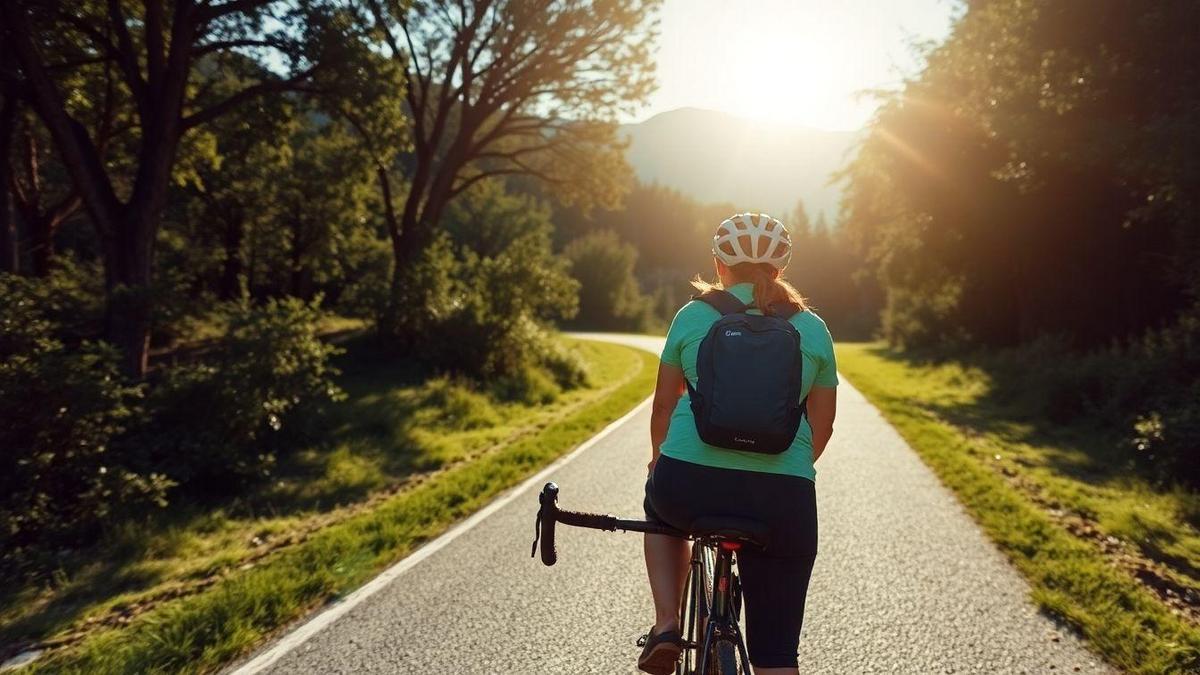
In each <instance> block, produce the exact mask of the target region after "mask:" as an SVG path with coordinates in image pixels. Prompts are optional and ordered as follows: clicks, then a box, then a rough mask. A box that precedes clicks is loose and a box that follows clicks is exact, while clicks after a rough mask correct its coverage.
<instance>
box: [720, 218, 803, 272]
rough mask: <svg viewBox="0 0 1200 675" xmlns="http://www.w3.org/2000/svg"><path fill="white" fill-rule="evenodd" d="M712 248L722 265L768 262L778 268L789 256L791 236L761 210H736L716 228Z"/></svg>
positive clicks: (785, 264) (785, 263)
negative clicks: (749, 211)
mask: <svg viewBox="0 0 1200 675" xmlns="http://www.w3.org/2000/svg"><path fill="white" fill-rule="evenodd" d="M712 252H713V255H715V256H716V257H718V258H720V259H721V262H723V263H725V264H726V265H730V266H733V265H737V264H739V263H770V264H771V265H773V266H774V267H775V269H779V270H782V269H783V268H785V267H787V264H788V261H789V260H791V259H792V238H791V235H789V234H788V231H787V228H786V227H784V226H783V223H781V222H779V221H778V220H776V219H775V218H772V217H771V216H768V215H767V214H765V213H738V214H734V215H733V216H731V217H730V218H728V219H727V220H725V222H723V223H721V225H720V226H719V227H718V228H717V234H716V235H714V236H713V246H712Z"/></svg>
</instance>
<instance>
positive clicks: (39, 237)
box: [26, 214, 57, 279]
mask: <svg viewBox="0 0 1200 675" xmlns="http://www.w3.org/2000/svg"><path fill="white" fill-rule="evenodd" d="M52 221H53V217H52V216H51V215H50V214H37V216H35V217H33V218H30V219H29V222H28V223H26V224H27V225H28V226H29V261H30V264H31V266H32V270H33V276H35V277H39V278H42V279H45V278H46V277H48V276H50V265H51V263H52V262H53V260H54V229H55V225H57V223H54V222H52Z"/></svg>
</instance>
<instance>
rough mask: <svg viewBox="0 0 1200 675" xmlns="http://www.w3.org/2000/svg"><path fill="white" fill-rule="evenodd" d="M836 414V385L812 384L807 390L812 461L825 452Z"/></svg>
mask: <svg viewBox="0 0 1200 675" xmlns="http://www.w3.org/2000/svg"><path fill="white" fill-rule="evenodd" d="M836 415H837V387H821V386H817V385H813V388H812V391H810V392H808V426H809V427H811V428H812V444H813V461H814V462H815V461H817V459H818V458H819V457H820V456H821V453H823V452H825V446H826V445H828V444H829V439H830V438H832V437H833V418H834V416H836Z"/></svg>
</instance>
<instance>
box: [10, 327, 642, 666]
mask: <svg viewBox="0 0 1200 675" xmlns="http://www.w3.org/2000/svg"><path fill="white" fill-rule="evenodd" d="M578 349H580V351H581V352H582V353H583V355H584V356H585V358H586V359H587V360H588V362H589V364H590V365H591V366H592V371H593V376H595V373H596V371H597V369H599V370H601V371H603V372H602V374H601V375H600V377H598V378H595V379H598V380H601V382H600V384H601V385H603V386H598V384H597V383H596V382H593V383H592V386H591V387H590V390H591V396H590V397H589V396H584V395H583V394H577V395H571V394H564V396H563V397H562V398H563V401H564V402H563V403H562V404H561V405H558V406H557V407H555V406H536V408H537V409H541V408H548V409H550V413H547V414H546V415H542V416H537V415H534V410H533V409H532V408H531V409H529V410H524V414H525V419H523V420H522V419H519V417H520V415H521V413H522V410H520V409H518V408H517V407H512V408H507V409H502V410H499V411H495V410H492V411H489V410H488V409H487V407H486V406H483V405H482V401H480V400H478V399H477V398H474V397H473V396H472V395H471V394H470V393H466V392H459V391H454V390H453V387H452V385H451V384H447V383H444V382H442V383H435V384H434V385H433V391H432V392H424V393H420V394H419V395H418V394H414V393H412V392H409V391H405V390H401V391H388V390H387V387H381V386H379V384H378V383H376V384H374V385H371V384H370V382H371V378H370V376H369V375H368V374H365V373H364V374H359V375H357V376H356V375H354V374H352V373H351V374H349V375H350V377H351V379H352V380H353V379H354V378H355V377H358V378H359V379H358V380H357V381H356V382H353V381H352V382H351V383H350V386H348V387H347V389H348V390H350V391H351V394H352V395H351V400H350V401H349V402H348V405H353V404H355V403H356V402H357V404H358V405H360V406H364V408H363V410H366V411H368V412H369V411H375V413H377V414H367V415H366V418H365V419H362V420H359V421H358V422H357V425H358V426H362V425H366V426H367V427H372V428H373V429H372V433H370V434H368V436H369V437H376V439H377V440H378V437H380V436H382V437H385V438H386V437H387V435H388V434H390V433H397V434H399V435H400V439H401V440H404V441H406V442H409V443H412V442H413V440H414V438H415V439H416V440H417V441H421V440H422V439H421V437H420V436H416V437H414V436H412V435H411V433H412V432H415V431H419V430H416V429H407V428H400V429H397V428H396V425H400V426H402V427H403V426H404V425H407V424H413V422H411V421H407V422H406V421H405V420H397V419H395V413H394V412H393V413H389V412H388V411H391V410H394V409H395V408H396V406H397V404H400V403H403V402H404V401H405V400H409V399H411V398H413V397H416V398H419V399H422V400H425V399H427V398H429V399H432V400H436V401H438V402H439V404H440V405H442V407H445V408H447V409H449V410H451V411H453V410H455V409H460V412H461V413H462V414H454V413H452V414H448V415H447V414H445V411H439V412H432V411H428V410H426V411H424V412H422V411H420V410H418V411H417V418H418V421H419V422H420V423H419V424H416V426H419V427H422V429H426V430H427V428H428V425H430V424H434V425H436V424H438V423H442V424H445V425H447V427H448V430H450V429H452V430H453V431H454V432H456V433H459V434H461V437H460V438H461V441H462V442H461V443H457V444H451V443H446V442H440V443H439V442H434V439H429V438H426V439H424V441H425V442H419V443H417V445H418V446H421V447H424V448H425V451H424V455H422V456H421V457H418V458H417V459H415V460H414V459H413V458H411V457H407V458H405V459H404V460H403V461H401V462H400V463H399V469H397V467H396V466H395V459H394V458H392V457H388V456H386V455H379V454H378V453H375V452H372V451H369V449H368V450H363V449H362V448H361V447H359V445H356V443H361V442H362V439H361V438H358V437H355V436H354V435H353V434H350V435H348V436H346V437H344V438H343V439H342V441H343V442H341V443H335V444H334V445H333V446H332V449H331V450H329V451H328V452H323V453H321V455H320V457H318V458H310V459H311V460H312V462H313V463H314V465H317V466H319V467H322V468H321V470H319V471H316V472H315V473H314V474H313V477H314V480H310V481H301V480H295V481H293V482H295V483H297V484H299V485H300V486H301V487H303V486H304V485H308V486H309V487H310V488H311V486H312V484H314V483H320V482H321V481H325V482H326V483H328V485H325V486H324V487H323V488H321V489H320V490H318V492H319V493H321V494H330V492H329V490H330V489H334V492H333V494H335V495H337V494H342V493H340V492H337V490H338V489H340V486H341V484H342V483H349V484H351V485H352V486H354V487H355V490H353V491H352V494H354V495H358V496H359V497H364V498H367V501H365V502H362V503H359V505H358V508H355V509H352V510H349V511H347V512H345V513H342V514H340V516H339V517H333V518H330V517H329V514H328V513H325V512H321V511H320V510H319V509H318V508H316V507H319V506H320V500H317V501H313V498H312V496H311V494H309V492H311V490H307V491H306V490H301V491H300V492H301V494H298V495H293V497H292V498H291V499H293V501H297V502H298V503H303V504H305V505H307V506H311V507H313V509H316V510H313V509H309V510H306V511H303V513H306V514H308V515H310V516H312V517H316V518H318V520H317V521H315V522H316V523H317V524H318V525H320V526H319V527H317V528H315V529H311V531H310V532H308V533H306V534H305V535H304V536H303V537H301V538H299V539H298V540H297V541H295V543H289V545H286V546H283V547H281V548H279V549H277V550H274V551H272V552H271V554H270V555H267V556H264V557H261V558H258V559H251V562H249V563H243V564H240V565H236V566H233V567H230V563H231V562H236V560H237V559H236V557H234V558H232V559H230V558H229V556H228V555H225V554H222V555H219V556H218V558H220V559H221V560H222V563H221V564H222V566H223V568H224V569H225V572H224V573H223V574H221V575H219V576H218V577H217V578H215V579H214V580H212V581H211V583H209V584H207V585H205V586H204V587H203V588H202V590H201V591H200V592H196V593H192V594H189V595H186V596H184V597H181V598H178V599H170V600H167V601H164V602H161V603H158V604H156V605H155V606H154V607H153V608H152V609H150V610H148V611H144V612H141V613H138V614H136V615H135V616H133V617H132V618H131V619H130V620H129V621H128V623H127V625H124V626H123V627H121V628H114V629H103V630H98V631H92V632H89V634H88V635H87V637H86V638H84V639H83V640H81V641H79V642H77V643H75V644H73V645H72V646H69V647H66V648H63V649H59V650H57V651H54V652H52V653H51V654H49V655H48V656H45V657H43V658H42V659H40V660H38V661H36V662H34V664H33V665H32V667H31V668H30V670H29V672H63V673H125V672H209V671H213V670H215V669H217V668H218V667H220V666H221V665H223V664H225V663H228V662H229V661H230V660H232V659H234V658H236V657H238V656H240V655H242V654H244V653H246V652H247V651H249V650H251V649H252V648H254V647H255V646H256V645H258V644H259V643H261V642H262V641H263V639H264V638H266V637H267V636H269V635H271V634H272V633H273V632H275V631H276V630H278V629H279V628H280V627H281V626H284V625H286V624H288V623H290V622H291V621H294V620H296V619H298V618H300V617H302V616H303V615H304V614H306V613H308V612H310V611H312V610H313V609H315V608H317V607H319V606H321V605H322V604H324V603H326V602H328V601H329V600H331V599H333V598H336V597H338V596H341V595H344V594H346V593H348V592H350V591H352V590H354V589H355V588H357V587H358V586H360V585H361V584H362V583H364V582H365V581H367V580H368V579H370V578H371V577H372V576H374V575H375V574H377V573H378V572H379V571H380V570H382V569H383V568H385V567H386V566H388V565H389V564H391V563H393V562H395V561H396V560H397V559H399V558H402V557H403V556H404V555H406V554H407V553H408V552H410V551H411V550H412V549H413V548H415V547H416V546H418V545H419V544H421V543H422V542H424V541H426V540H428V539H430V538H432V537H435V536H437V535H438V534H440V533H441V532H443V531H444V530H445V529H446V528H447V527H449V526H450V525H451V524H452V523H454V522H455V521H457V520H460V519H461V518H463V517H465V516H467V515H469V514H470V513H472V512H474V511H476V510H478V509H479V508H481V507H482V506H484V505H485V504H487V503H488V502H489V501H490V500H491V499H492V498H493V497H495V496H496V495H497V494H498V493H500V492H501V491H503V490H504V489H506V488H509V487H511V486H513V485H515V484H516V483H518V482H520V481H521V480H522V479H524V478H526V477H527V476H529V475H531V474H532V473H534V472H536V471H537V470H538V469H539V468H541V467H542V466H544V465H545V464H547V463H548V462H550V461H551V460H553V459H555V458H557V457H558V456H560V455H562V454H563V453H565V452H566V451H568V450H569V449H571V448H572V447H574V446H576V445H578V444H579V443H581V442H582V441H584V440H586V439H587V438H588V437H590V436H591V435H593V434H594V433H595V432H597V431H598V430H600V429H601V428H602V427H603V426H604V425H605V424H607V423H608V422H610V421H611V420H613V419H615V418H617V417H619V416H620V415H621V414H623V413H624V412H626V411H628V410H629V409H630V408H631V407H632V406H633V405H635V404H636V403H637V402H638V401H640V400H642V399H643V398H645V397H646V396H647V395H648V394H649V393H650V391H651V389H652V387H653V382H654V376H655V369H654V365H655V358H654V357H653V355H650V354H648V353H643V352H640V351H636V350H632V349H629V348H626V347H621V346H617V345H608V344H600V343H579V345H578ZM355 387H357V389H356V388H355ZM448 387H450V388H451V391H450V392H449V393H447V388H448ZM480 411H483V412H480ZM349 412H350V413H353V412H354V411H353V410H351V411H349ZM360 412H361V411H360ZM467 413H469V414H467ZM389 415H391V416H390V417H389ZM514 416H515V418H514ZM531 417H536V419H531ZM353 418H354V414H348V415H347V417H346V419H347V420H351V419H353ZM439 420H440V422H439ZM501 423H502V424H501ZM498 424H501V426H503V428H504V432H503V433H500V434H499V437H497V435H496V432H495V430H496V429H497V428H498V426H497V425H498ZM514 425H515V426H514ZM464 448H466V450H465V451H464ZM431 467H432V468H431ZM379 469H388V470H394V471H398V472H399V473H400V474H404V473H405V472H408V475H409V476H410V480H407V481H403V482H400V483H398V484H395V485H392V486H391V489H390V490H380V489H379V486H377V485H376V484H375V483H374V482H371V481H372V479H371V477H372V476H374V475H376V471H377V470H379ZM414 469H429V470H426V471H422V472H420V473H419V474H417V475H416V478H415V479H412V476H413V470H414ZM297 475H298V476H302V475H303V473H300V474H297ZM363 481H367V483H366V486H367V487H370V488H372V489H373V492H365V493H364V492H362V489H363V486H362V485H360V483H362V482H363ZM368 497H369V498H368ZM322 515H323V516H324V517H325V519H321V516H322ZM325 523H329V524H325ZM217 529H218V530H219V529H220V528H217ZM244 534H245V532H242V533H241V535H244ZM111 602H112V600H111V599H108V600H105V603H109V604H111ZM81 620H82V619H81Z"/></svg>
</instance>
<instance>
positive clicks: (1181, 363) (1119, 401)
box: [982, 314, 1200, 488]
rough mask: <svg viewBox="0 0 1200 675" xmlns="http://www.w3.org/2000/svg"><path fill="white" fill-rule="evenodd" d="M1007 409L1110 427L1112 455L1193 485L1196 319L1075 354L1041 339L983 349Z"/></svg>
mask: <svg viewBox="0 0 1200 675" xmlns="http://www.w3.org/2000/svg"><path fill="white" fill-rule="evenodd" d="M982 363H983V364H984V366H985V368H986V370H987V371H988V372H989V373H992V374H993V376H994V377H995V378H996V382H997V385H998V386H997V388H996V390H995V392H994V396H995V397H996V400H997V402H999V403H1001V404H1004V405H1006V406H1008V407H1009V408H1010V409H1011V410H1012V412H1013V413H1014V414H1017V415H1020V416H1023V417H1026V418H1029V419H1033V420H1048V421H1050V422H1052V423H1053V424H1055V425H1060V426H1087V427H1091V428H1093V429H1102V430H1105V431H1107V432H1109V433H1110V434H1111V435H1112V438H1113V439H1114V443H1113V446H1112V452H1111V454H1112V459H1113V461H1119V462H1123V463H1128V464H1129V465H1130V466H1131V468H1136V469H1137V470H1139V471H1140V472H1141V473H1142V474H1143V475H1145V476H1147V477H1149V478H1151V479H1153V480H1156V481H1158V482H1160V483H1164V484H1165V483H1177V484H1182V485H1186V486H1189V487H1191V488H1200V407H1198V406H1197V404H1196V402H1197V401H1200V320H1198V319H1197V316H1196V315H1195V314H1190V315H1187V316H1184V317H1183V318H1182V319H1181V320H1180V321H1179V322H1178V323H1177V324H1176V325H1175V326H1173V327H1171V328H1168V329H1166V330H1162V331H1154V332H1150V333H1148V334H1147V335H1146V336H1145V337H1144V338H1143V339H1142V340H1140V341H1138V342H1135V343H1133V344H1127V345H1113V346H1110V347H1108V348H1103V349H1093V350H1091V351H1088V352H1083V353H1080V352H1078V351H1076V350H1074V349H1072V348H1071V345H1070V343H1069V341H1067V340H1066V339H1055V338H1043V339H1040V340H1038V341H1036V342H1033V343H1031V344H1029V345H1026V346H1023V347H1019V348H1014V349H1007V350H1003V351H1000V352H997V353H994V354H990V355H986V356H984V357H983V359H982Z"/></svg>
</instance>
